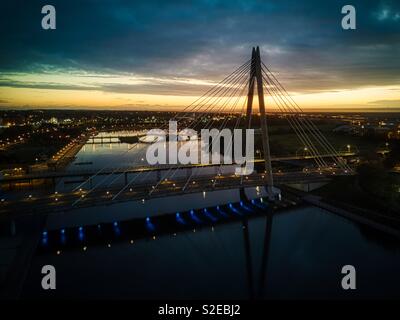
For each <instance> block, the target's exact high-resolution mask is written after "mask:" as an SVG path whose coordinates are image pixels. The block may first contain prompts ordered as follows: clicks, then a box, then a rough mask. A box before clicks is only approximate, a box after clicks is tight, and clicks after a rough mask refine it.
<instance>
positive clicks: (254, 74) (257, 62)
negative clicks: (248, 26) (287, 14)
mask: <svg viewBox="0 0 400 320" xmlns="http://www.w3.org/2000/svg"><path fill="white" fill-rule="evenodd" d="M255 82H257V95H258V107H259V111H260V122H261V134H262V146H263V151H264V164H265V172H266V175H267V191H268V196H269V197H270V198H274V192H273V186H274V179H273V176H272V165H271V152H270V148H269V136H268V126H267V117H266V113H265V103H264V89H263V77H262V73H261V58H260V49H259V47H257V48H254V47H253V51H252V55H251V67H250V77H249V90H248V98H247V112H246V120H247V128H250V127H251V115H252V113H253V96H254V84H255Z"/></svg>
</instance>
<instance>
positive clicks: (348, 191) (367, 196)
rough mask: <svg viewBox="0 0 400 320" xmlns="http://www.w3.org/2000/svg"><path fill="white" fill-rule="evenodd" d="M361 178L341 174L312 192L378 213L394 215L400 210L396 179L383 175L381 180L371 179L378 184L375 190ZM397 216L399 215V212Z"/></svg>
mask: <svg viewBox="0 0 400 320" xmlns="http://www.w3.org/2000/svg"><path fill="white" fill-rule="evenodd" d="M360 180H361V181H362V178H361V179H360V176H359V175H354V176H341V177H340V176H339V177H336V178H335V179H334V180H332V182H330V183H329V184H327V185H325V186H324V187H322V188H320V189H317V190H314V191H313V192H312V193H313V194H315V195H318V196H321V197H323V198H326V199H329V200H333V201H338V202H342V203H346V204H349V205H353V206H356V207H359V208H362V209H365V210H370V211H374V212H377V213H383V214H390V215H393V214H395V213H396V212H398V211H399V210H400V201H399V200H400V197H399V194H398V192H397V190H396V188H393V187H394V184H396V179H395V180H393V179H392V178H389V179H387V178H386V177H382V179H380V181H374V182H372V181H371V183H374V184H375V185H376V189H375V190H371V189H368V188H366V187H365V186H363V184H362V183H360ZM397 182H398V181H397ZM389 189H391V190H389ZM382 190H384V192H382ZM395 215H396V214H395ZM396 216H397V217H399V215H398V214H397V215H396Z"/></svg>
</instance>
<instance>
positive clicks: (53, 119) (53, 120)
mask: <svg viewBox="0 0 400 320" xmlns="http://www.w3.org/2000/svg"><path fill="white" fill-rule="evenodd" d="M49 123H51V124H58V119H57V118H56V117H51V118H50V120H49Z"/></svg>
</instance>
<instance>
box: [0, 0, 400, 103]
mask: <svg viewBox="0 0 400 320" xmlns="http://www.w3.org/2000/svg"><path fill="white" fill-rule="evenodd" d="M350 2H351V4H352V5H354V6H355V8H356V11H357V29H356V30H343V29H342V28H341V19H342V16H343V15H342V14H341V8H342V6H343V5H345V4H348V1H347V2H346V1H326V2H321V1H288V0H284V1H266V0H264V1H262V0H260V1H250V0H247V1H245V0H243V1H236V0H226V1H217V0H207V1H206V0H203V1H183V0H182V1H178V0H177V1H166V0H160V1H153V0H146V1H118V0H114V1H111V0H109V1H107V0H98V1H94V0H91V1H89V0H82V1H77V0H69V1H55V0H54V1H53V0H51V1H36V0H30V1H19V0H16V1H2V4H1V5H0V25H1V28H0V33H1V41H2V45H1V46H0V108H85V109H86V108H101V109H137V110H179V109H180V108H182V107H184V106H186V105H188V104H190V103H191V102H192V101H193V100H195V99H196V97H198V96H199V95H201V94H202V93H203V92H205V91H206V90H207V89H209V88H210V86H212V85H213V84H215V83H217V82H218V81H219V80H221V79H223V78H224V77H225V76H226V75H228V74H229V73H231V72H232V71H233V70H234V69H235V68H237V67H238V66H240V65H241V64H243V63H244V62H245V61H246V60H248V59H249V58H250V55H251V48H252V46H256V45H259V46H260V49H261V56H262V59H263V61H264V63H265V64H267V65H268V66H269V68H270V69H271V70H272V71H274V73H275V74H276V76H277V78H278V79H279V80H280V82H281V83H282V84H283V85H284V86H285V87H286V88H287V90H288V91H289V92H290V93H291V94H292V95H293V96H294V98H295V100H296V101H297V102H298V103H299V104H300V105H301V106H302V107H303V108H304V109H310V110H311V109H319V110H327V111H329V110H336V109H361V110H382V111H391V110H397V109H399V110H400V58H399V57H400V2H399V1H350ZM350 2H349V3H350ZM45 4H52V5H54V6H55V8H56V10H57V29H56V30H43V29H42V28H41V19H42V16H43V15H42V14H41V8H42V6H43V5H45ZM267 106H268V107H270V108H271V107H272V105H271V102H270V99H268V98H267Z"/></svg>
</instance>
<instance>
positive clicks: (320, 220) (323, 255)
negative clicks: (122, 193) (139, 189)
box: [24, 191, 400, 299]
mask: <svg viewBox="0 0 400 320" xmlns="http://www.w3.org/2000/svg"><path fill="white" fill-rule="evenodd" d="M227 192H228V191H227ZM165 201H167V202H168V199H165ZM93 210H95V209H93ZM112 211H113V210H112V208H111V209H110V212H111V213H112ZM270 226H271V230H272V231H271V234H270V235H271V238H270V242H269V243H270V250H269V254H268V256H267V258H265V257H263V252H265V251H266V247H265V235H266V232H267V231H266V230H267V227H268V223H267V217H257V218H253V219H250V220H249V221H248V228H247V229H243V224H242V222H234V223H231V224H225V225H217V226H215V227H214V228H213V229H211V228H206V229H198V230H196V232H192V231H190V232H184V233H178V234H177V235H176V236H174V235H168V236H161V237H158V238H156V239H155V240H150V239H149V240H147V239H144V240H139V241H136V242H135V243H134V244H130V243H119V244H112V246H111V248H108V247H106V246H104V247H102V246H95V247H90V248H88V250H87V251H85V252H84V251H81V250H77V251H73V252H65V253H62V254H61V255H43V256H36V257H35V258H34V260H33V262H32V265H31V269H30V272H29V275H28V278H27V281H26V283H25V289H24V296H25V297H35V298H36V297H43V298H44V297H74V298H135V299H148V298H152V299H154V298H160V299H162V298H172V299H177V298H211V299H214V298H215V299H217V298H218V299H221V298H227V299H228V298H249V297H250V296H251V295H253V296H254V295H256V294H257V293H258V292H259V291H260V290H261V292H262V297H263V298H274V299H275V298H277V299H281V298H282V299H283V298H296V299H300V298H343V297H344V298H359V297H364V298H365V297H368V298H372V297H373V298H376V297H378V298H381V297H400V293H399V287H400V274H399V270H400V250H399V248H400V246H399V243H398V241H395V240H393V239H389V238H386V237H385V236H383V235H381V234H376V233H375V232H373V231H372V230H370V229H369V228H364V227H360V226H359V225H357V224H355V223H353V222H350V221H348V220H346V219H344V218H341V217H339V216H336V215H334V214H332V213H330V212H327V211H324V210H321V209H318V208H314V207H302V208H297V209H294V210H290V211H287V212H284V213H280V214H275V215H274V216H273V217H272V224H271V225H270ZM246 231H248V233H247V234H246ZM246 237H248V239H249V246H248V249H246V246H245V243H246V241H245V239H246ZM263 261H264V262H263ZM45 264H51V265H54V266H55V267H56V270H57V290H55V291H51V292H48V291H47V292H46V291H44V290H42V289H41V287H40V281H41V273H40V270H41V267H42V266H43V265H45ZM348 264H350V265H353V266H354V267H355V268H356V271H357V290H355V291H344V290H343V289H341V286H340V283H341V279H342V276H343V275H342V274H341V268H342V266H344V265H348ZM262 273H264V274H265V276H264V279H265V280H264V281H262V280H261V279H263V276H262ZM249 275H250V276H249ZM250 288H252V290H251V289H250ZM250 291H252V292H250Z"/></svg>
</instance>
